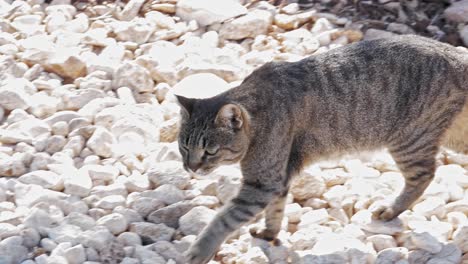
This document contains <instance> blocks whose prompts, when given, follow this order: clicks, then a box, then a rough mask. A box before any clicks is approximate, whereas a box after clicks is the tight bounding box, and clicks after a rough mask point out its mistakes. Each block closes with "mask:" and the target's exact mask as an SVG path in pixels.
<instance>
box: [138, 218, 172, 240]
mask: <svg viewBox="0 0 468 264" xmlns="http://www.w3.org/2000/svg"><path fill="white" fill-rule="evenodd" d="M130 232H134V233H137V234H138V235H139V236H140V237H141V239H142V241H143V243H145V244H148V243H154V242H157V241H162V240H165V241H170V240H171V238H172V236H173V235H174V232H175V230H174V229H173V228H170V227H168V226H166V225H165V224H152V223H145V222H136V223H131V224H130Z"/></svg>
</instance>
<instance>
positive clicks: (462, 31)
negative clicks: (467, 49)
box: [459, 25, 468, 46]
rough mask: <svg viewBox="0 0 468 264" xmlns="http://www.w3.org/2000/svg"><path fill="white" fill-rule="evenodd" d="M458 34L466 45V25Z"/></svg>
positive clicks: (467, 31)
mask: <svg viewBox="0 0 468 264" xmlns="http://www.w3.org/2000/svg"><path fill="white" fill-rule="evenodd" d="M459 34H460V37H461V39H462V41H463V43H464V44H465V46H468V25H467V26H464V27H462V28H461V29H460V32H459Z"/></svg>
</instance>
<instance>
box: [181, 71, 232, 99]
mask: <svg viewBox="0 0 468 264" xmlns="http://www.w3.org/2000/svg"><path fill="white" fill-rule="evenodd" d="M228 89H229V85H228V83H227V82H226V81H225V80H223V79H221V78H219V77H218V76H216V75H215V74H213V73H197V74H192V75H189V76H187V77H185V78H184V79H182V80H181V81H180V82H178V83H177V84H176V85H174V87H173V88H172V92H173V93H174V94H176V95H182V96H184V97H188V98H209V97H212V96H215V95H217V94H220V93H222V92H225V91H227V90H228Z"/></svg>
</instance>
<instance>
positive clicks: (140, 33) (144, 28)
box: [112, 17, 155, 44]
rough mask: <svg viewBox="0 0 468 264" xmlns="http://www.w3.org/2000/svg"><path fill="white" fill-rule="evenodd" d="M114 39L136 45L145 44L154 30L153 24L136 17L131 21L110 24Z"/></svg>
mask: <svg viewBox="0 0 468 264" xmlns="http://www.w3.org/2000/svg"><path fill="white" fill-rule="evenodd" d="M112 27H113V29H114V33H115V34H116V39H117V40H119V41H131V42H134V43H137V44H143V43H146V42H147V41H148V40H149V38H150V37H151V34H153V32H154V30H155V26H154V24H152V23H151V21H147V20H146V19H145V18H142V17H136V18H134V19H132V21H128V22H127V21H115V22H114V23H112Z"/></svg>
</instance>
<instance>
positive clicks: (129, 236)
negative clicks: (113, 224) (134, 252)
mask: <svg viewBox="0 0 468 264" xmlns="http://www.w3.org/2000/svg"><path fill="white" fill-rule="evenodd" d="M117 241H119V242H120V243H121V244H122V245H124V246H136V245H141V244H142V242H141V238H140V236H139V235H138V234H135V233H131V232H123V233H122V234H120V235H119V236H118V237H117Z"/></svg>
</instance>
